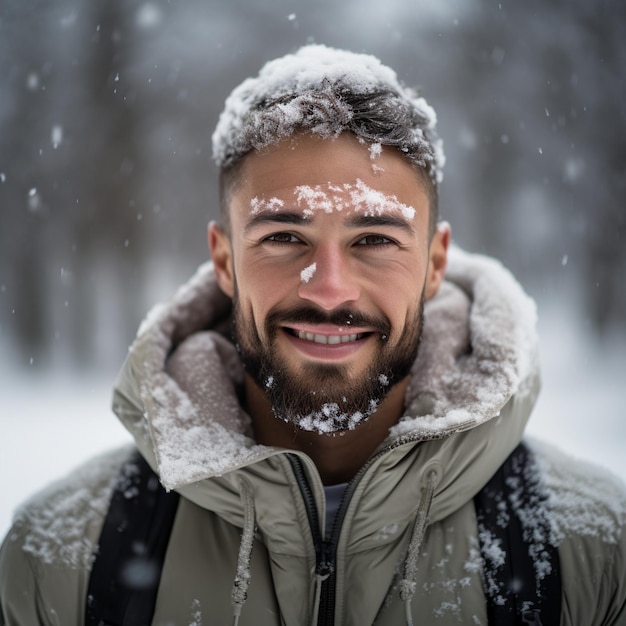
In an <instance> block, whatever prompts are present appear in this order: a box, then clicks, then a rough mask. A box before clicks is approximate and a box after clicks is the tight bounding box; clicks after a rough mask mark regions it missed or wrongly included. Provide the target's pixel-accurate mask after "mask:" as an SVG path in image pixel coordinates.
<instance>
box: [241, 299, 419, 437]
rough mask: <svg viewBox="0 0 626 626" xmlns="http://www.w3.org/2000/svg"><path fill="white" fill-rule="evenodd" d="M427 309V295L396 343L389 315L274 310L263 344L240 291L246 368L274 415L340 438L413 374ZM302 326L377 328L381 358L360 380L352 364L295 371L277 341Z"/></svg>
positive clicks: (317, 365) (306, 308) (308, 365)
mask: <svg viewBox="0 0 626 626" xmlns="http://www.w3.org/2000/svg"><path fill="white" fill-rule="evenodd" d="M423 311H424V294H423V292H422V295H421V299H420V303H419V307H418V308H417V310H416V311H415V313H414V314H413V316H412V318H407V320H406V323H405V327H404V329H403V331H402V332H401V333H400V338H399V339H398V340H397V341H395V342H394V343H393V344H392V343H391V341H390V339H389V338H390V335H391V323H390V322H389V320H388V319H387V318H386V317H381V318H374V317H369V316H365V315H363V314H361V313H358V312H357V311H352V310H349V309H338V310H336V311H333V312H331V313H326V312H324V311H321V310H319V309H317V308H313V307H310V306H302V307H297V308H293V309H289V310H286V311H279V310H272V311H270V313H269V314H268V316H267V318H266V320H265V323H264V336H265V337H266V338H267V339H266V341H265V343H264V342H263V340H262V339H261V337H260V335H259V333H258V331H257V328H256V326H255V324H254V321H253V320H254V318H253V315H252V313H251V312H250V314H249V315H248V316H247V317H246V316H245V314H244V312H243V310H242V308H241V304H240V302H239V298H238V294H237V292H236V291H235V295H234V298H233V332H234V338H235V345H236V346H237V350H238V351H239V354H240V356H241V361H242V364H243V366H244V368H245V370H246V372H247V373H248V374H249V375H250V376H251V378H252V379H253V380H254V382H255V383H256V385H257V386H258V387H259V388H260V389H261V390H262V391H263V392H264V393H265V395H266V397H267V398H268V400H269V402H270V404H271V406H272V411H273V413H274V415H275V417H277V418H278V419H280V420H283V421H284V422H287V423H289V424H293V425H294V426H296V427H297V428H299V429H301V430H305V431H312V432H318V433H320V434H340V433H342V432H344V431H346V430H353V429H354V428H356V426H357V425H358V424H361V423H363V422H365V421H366V420H367V418H368V417H369V416H370V415H372V414H373V413H375V412H376V410H377V408H378V406H379V405H380V403H381V402H382V400H383V399H384V397H385V396H386V394H387V393H388V392H389V390H390V389H391V388H392V387H393V386H394V385H395V384H397V383H398V382H400V381H401V380H403V379H404V378H405V377H406V376H408V374H409V372H410V370H411V367H412V366H413V363H414V362H415V359H416V358H417V353H418V350H419V344H420V341H421V337H422V327H423V317H424V316H423ZM298 322H302V323H308V324H333V325H337V326H338V327H339V326H343V327H345V326H346V325H352V326H354V327H355V328H356V327H362V328H363V327H366V328H372V329H374V333H373V334H374V335H375V337H376V341H377V349H376V354H375V356H374V358H373V359H372V362H371V363H370V364H369V365H368V367H367V368H366V369H365V371H364V372H363V373H361V374H360V375H358V376H356V375H354V374H353V372H351V368H350V366H349V365H346V364H333V363H312V362H308V363H304V364H303V365H302V366H301V371H300V372H299V373H298V372H292V371H291V370H290V366H289V364H288V363H287V362H286V360H285V359H284V358H282V357H281V356H280V354H279V350H278V349H277V347H276V345H275V342H276V337H277V335H278V333H279V332H285V331H284V330H283V329H284V327H289V326H290V325H293V324H295V323H298Z"/></svg>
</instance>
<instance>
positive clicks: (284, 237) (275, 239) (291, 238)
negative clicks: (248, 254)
mask: <svg viewBox="0 0 626 626" xmlns="http://www.w3.org/2000/svg"><path fill="white" fill-rule="evenodd" d="M265 241H267V242H270V243H301V242H300V239H298V238H297V237H296V236H295V235H292V234H291V233H274V234H273V235H270V236H269V237H266V238H265Z"/></svg>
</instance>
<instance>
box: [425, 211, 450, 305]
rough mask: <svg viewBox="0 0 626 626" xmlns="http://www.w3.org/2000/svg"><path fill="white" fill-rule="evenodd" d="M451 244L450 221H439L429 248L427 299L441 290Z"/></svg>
mask: <svg viewBox="0 0 626 626" xmlns="http://www.w3.org/2000/svg"><path fill="white" fill-rule="evenodd" d="M449 245H450V224H448V222H439V224H437V228H436V230H435V234H434V235H433V238H432V240H431V242H430V247H429V249H428V273H427V275H426V285H425V298H426V300H430V299H431V298H432V297H434V296H435V295H436V294H437V291H439V286H440V285H441V282H442V281H443V277H444V274H445V273H446V263H447V262H448V246H449Z"/></svg>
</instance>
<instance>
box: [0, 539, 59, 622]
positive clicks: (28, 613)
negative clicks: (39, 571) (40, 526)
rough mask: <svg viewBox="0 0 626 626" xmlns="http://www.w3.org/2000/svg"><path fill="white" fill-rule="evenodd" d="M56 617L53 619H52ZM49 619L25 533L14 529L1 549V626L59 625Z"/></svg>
mask: <svg viewBox="0 0 626 626" xmlns="http://www.w3.org/2000/svg"><path fill="white" fill-rule="evenodd" d="M51 617H52V616H51ZM55 623H56V622H55V621H54V620H53V618H52V621H50V620H49V619H47V618H46V615H45V609H44V608H43V607H42V606H41V598H40V596H39V593H38V589H37V577H36V575H35V572H34V570H33V567H32V564H31V562H30V558H29V556H28V554H26V552H24V550H23V549H22V533H21V532H20V530H19V529H18V528H16V527H13V528H12V529H11V530H10V531H9V533H8V534H7V536H6V538H5V540H4V543H3V544H2V547H1V548H0V626H31V625H32V626H36V625H41V626H43V625H44V624H46V625H47V624H55Z"/></svg>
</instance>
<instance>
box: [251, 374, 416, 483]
mask: <svg viewBox="0 0 626 626" xmlns="http://www.w3.org/2000/svg"><path fill="white" fill-rule="evenodd" d="M407 384H408V378H407V379H405V380H403V381H401V382H399V383H398V384H396V385H394V386H393V388H392V389H390V390H389V393H388V394H387V395H386V396H385V398H384V400H383V401H382V402H381V403H380V405H379V407H378V409H377V410H376V412H375V413H373V414H372V415H370V417H369V418H368V419H367V421H366V422H364V423H362V424H359V425H358V426H357V427H356V428H355V429H354V430H346V431H343V432H342V433H340V434H335V435H328V434H318V433H316V432H309V431H304V430H300V429H299V428H298V427H297V426H295V425H294V424H288V423H286V422H283V421H282V420H280V419H277V418H276V417H275V416H274V414H273V412H272V407H271V405H270V403H269V401H268V400H267V397H266V396H265V394H264V393H263V391H262V390H261V389H259V387H258V386H257V385H256V383H255V382H254V381H253V380H252V379H251V378H250V377H249V376H248V375H246V379H245V393H246V400H245V405H246V409H247V411H248V413H249V414H250V416H251V417H252V423H253V425H254V434H255V439H256V441H257V443H259V444H262V445H266V446H277V447H281V448H287V449H289V450H297V451H299V452H304V453H306V454H307V455H308V456H310V457H311V459H312V460H313V462H314V463H315V465H316V467H317V470H318V472H319V474H320V476H321V478H322V482H323V483H324V485H336V484H338V483H343V482H348V481H349V480H350V479H351V478H352V477H353V476H354V475H355V474H356V473H357V472H358V471H359V469H360V468H361V467H362V466H363V465H364V464H365V463H366V461H367V460H368V459H369V457H370V456H371V455H372V454H373V453H374V451H375V450H376V449H377V448H378V446H379V445H380V444H381V443H382V442H383V440H384V439H385V438H386V437H387V434H388V433H389V429H390V428H391V427H392V426H393V425H394V424H396V422H397V421H398V419H399V418H400V417H401V415H402V411H403V409H404V393H405V390H406V386H407Z"/></svg>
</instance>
